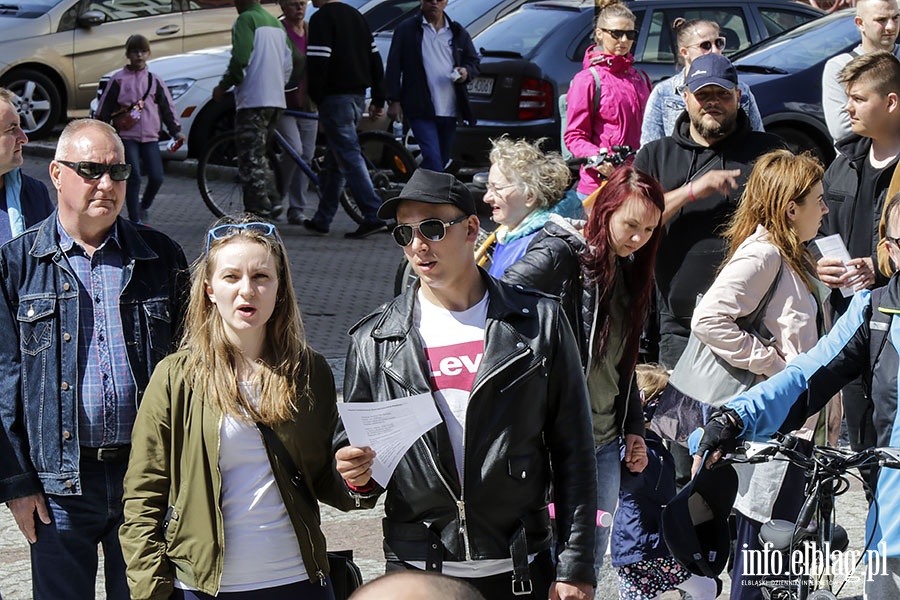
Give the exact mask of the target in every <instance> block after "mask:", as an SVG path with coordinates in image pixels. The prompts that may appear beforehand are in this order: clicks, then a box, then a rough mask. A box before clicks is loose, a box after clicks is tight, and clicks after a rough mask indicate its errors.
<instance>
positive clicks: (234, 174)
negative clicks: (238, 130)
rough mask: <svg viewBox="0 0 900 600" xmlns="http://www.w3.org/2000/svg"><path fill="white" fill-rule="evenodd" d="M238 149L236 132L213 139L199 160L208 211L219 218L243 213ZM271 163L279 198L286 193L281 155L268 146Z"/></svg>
mask: <svg viewBox="0 0 900 600" xmlns="http://www.w3.org/2000/svg"><path fill="white" fill-rule="evenodd" d="M237 156H238V152H237V145H236V144H235V138H234V132H231V131H229V132H226V133H223V134H220V135H217V136H216V137H214V138H213V139H212V141H211V142H210V143H209V145H208V146H207V147H206V150H204V151H203V153H202V154H201V155H200V160H199V162H198V163H197V186H198V187H199V188H200V195H201V196H202V197H203V201H204V202H205V203H206V206H207V207H209V210H210V211H212V213H213V214H214V215H216V216H217V217H223V216H225V215H233V214H238V213H242V212H244V190H243V184H242V182H241V177H240V174H239V173H238V160H237ZM268 156H269V165H270V166H271V168H272V172H273V173H274V175H275V187H276V188H277V189H278V195H279V197H281V196H283V195H284V183H283V181H282V175H281V167H280V166H279V162H278V156H277V155H276V154H275V152H274V150H273V149H269V153H268Z"/></svg>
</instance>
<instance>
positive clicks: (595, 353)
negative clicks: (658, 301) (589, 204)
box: [503, 166, 665, 570]
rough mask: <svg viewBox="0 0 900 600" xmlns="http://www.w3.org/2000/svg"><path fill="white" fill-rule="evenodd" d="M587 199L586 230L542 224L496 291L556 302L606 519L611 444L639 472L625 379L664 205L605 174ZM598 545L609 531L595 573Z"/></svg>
mask: <svg viewBox="0 0 900 600" xmlns="http://www.w3.org/2000/svg"><path fill="white" fill-rule="evenodd" d="M594 195H595V196H596V198H594V199H593V200H594V208H593V210H592V211H591V214H590V217H589V219H588V221H587V222H586V223H585V222H584V221H572V220H567V219H563V218H561V217H558V216H556V215H553V216H551V217H550V220H549V221H548V222H547V224H546V225H544V228H543V230H542V231H541V232H540V233H538V234H537V235H536V236H535V238H534V240H533V241H532V242H531V244H530V245H529V248H528V251H527V252H526V253H525V255H524V256H523V257H522V258H521V259H519V260H518V261H517V262H516V263H514V264H513V265H512V266H511V267H509V269H507V271H506V273H505V274H504V276H503V281H507V282H510V283H519V284H522V285H526V286H530V287H533V288H536V289H539V290H542V291H544V292H547V293H551V294H555V295H557V296H559V297H560V301H561V303H562V306H563V309H564V311H565V313H566V315H567V316H568V318H569V323H570V324H571V325H572V329H573V330H574V331H575V337H576V338H577V339H578V344H579V347H580V350H581V358H582V364H583V366H584V373H585V379H586V380H587V386H588V391H589V392H590V401H591V414H592V420H593V429H594V446H595V453H596V457H597V483H598V486H597V490H598V498H597V500H598V503H597V508H598V509H600V510H602V511H606V512H609V513H612V512H613V511H614V510H615V506H616V499H617V496H618V491H619V474H620V469H619V461H620V444H622V445H624V449H625V450H624V458H623V459H622V460H624V461H625V466H626V467H627V468H628V469H629V470H630V471H632V472H640V471H642V470H643V468H644V466H646V464H647V456H646V448H645V445H644V419H643V415H642V412H641V401H640V395H639V393H638V390H637V388H636V386H635V385H634V378H633V373H634V366H635V363H636V362H637V355H638V344H639V340H640V335H641V328H642V326H643V323H644V318H645V317H646V315H647V312H648V310H649V306H650V296H651V294H652V293H653V265H654V262H655V260H656V249H657V247H658V246H659V239H660V234H661V232H660V226H661V225H662V212H663V209H664V207H665V203H664V201H663V190H662V188H661V187H660V185H659V182H657V181H656V180H655V179H654V178H653V177H651V176H650V175H647V174H646V173H644V172H642V171H639V170H637V169H635V168H634V167H631V166H623V167H620V168H619V169H617V170H616V171H615V172H613V173H612V175H611V176H610V177H609V180H608V181H607V183H606V185H604V186H603V187H601V188H600V189H599V190H598V191H596V192H594ZM608 542H609V530H608V529H606V528H602V527H598V530H597V544H596V552H595V559H594V560H595V566H596V568H597V569H598V570H599V568H600V565H601V564H602V561H603V555H604V553H605V551H606V545H607V543H608Z"/></svg>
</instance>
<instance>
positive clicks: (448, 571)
mask: <svg viewBox="0 0 900 600" xmlns="http://www.w3.org/2000/svg"><path fill="white" fill-rule="evenodd" d="M488 300H489V298H488V294H487V292H485V294H484V298H482V299H481V300H479V301H478V303H477V304H475V305H474V306H472V307H471V308H469V309H468V310H464V311H459V312H456V311H452V310H447V309H446V308H442V307H440V306H436V305H434V304H432V303H431V302H429V301H428V300H427V299H426V298H425V296H424V295H423V294H422V291H421V290H419V292H418V295H417V297H416V305H415V309H414V311H413V324H414V325H415V326H416V329H418V330H419V335H420V336H421V338H422V344H423V345H424V347H425V357H426V358H427V359H428V368H429V370H430V371H431V389H432V391H433V393H434V398H435V401H436V402H437V404H438V408H439V409H440V411H441V415H442V416H443V417H444V422H445V423H446V424H447V430H448V431H449V433H450V443H451V445H452V446H453V457H454V459H455V460H456V470H457V473H458V474H459V477H460V480H462V469H463V453H464V451H465V433H466V410H467V409H468V407H469V395H470V394H471V392H472V385H473V384H474V383H475V375H476V374H477V373H478V367H479V366H480V365H481V359H482V357H483V356H484V330H485V325H486V324H487V310H488ZM533 559H534V555H530V556H529V562H530V561H531V560H533ZM409 564H410V565H411V566H413V567H415V568H417V569H422V570H424V569H425V562H424V561H410V562H409ZM512 570H513V564H512V559H511V558H500V559H490V560H466V561H456V562H450V561H447V562H444V565H443V573H444V575H449V576H451V577H469V578H474V577H490V576H491V575H499V574H501V573H508V572H510V571H512Z"/></svg>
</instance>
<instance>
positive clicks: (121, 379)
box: [56, 221, 137, 448]
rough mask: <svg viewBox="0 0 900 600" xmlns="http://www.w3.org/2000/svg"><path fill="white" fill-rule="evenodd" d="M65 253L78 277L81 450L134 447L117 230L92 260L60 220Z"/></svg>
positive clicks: (131, 381) (133, 388) (133, 404)
mask: <svg viewBox="0 0 900 600" xmlns="http://www.w3.org/2000/svg"><path fill="white" fill-rule="evenodd" d="M56 226H57V230H58V231H59V241H60V248H62V250H63V252H64V253H65V255H66V258H67V259H68V261H69V266H70V267H71V268H72V271H73V272H74V273H75V276H76V277H77V278H78V284H79V285H78V307H79V309H78V311H79V315H78V316H79V319H78V321H79V325H78V363H79V364H78V379H79V399H80V402H79V407H78V436H79V441H80V443H81V445H82V446H90V447H94V448H97V447H103V446H124V445H126V444H129V443H131V428H132V427H133V426H134V419H135V417H136V416H137V402H136V394H137V386H136V384H135V381H134V376H133V375H132V373H131V367H130V366H129V364H128V354H127V352H126V346H125V335H124V331H123V329H122V317H121V313H120V311H119V294H120V292H121V288H122V263H123V256H122V250H121V244H120V243H119V239H118V237H117V229H116V228H115V227H114V228H113V230H112V231H111V232H110V233H109V235H107V237H106V240H104V241H103V244H101V245H100V247H99V248H97V249H96V250H95V251H94V254H93V256H88V255H87V253H86V252H85V251H84V248H82V247H81V246H80V245H78V244H77V243H76V242H75V240H74V239H72V236H70V235H69V234H68V233H66V231H65V229H63V227H62V225H61V224H60V223H59V221H57V224H56Z"/></svg>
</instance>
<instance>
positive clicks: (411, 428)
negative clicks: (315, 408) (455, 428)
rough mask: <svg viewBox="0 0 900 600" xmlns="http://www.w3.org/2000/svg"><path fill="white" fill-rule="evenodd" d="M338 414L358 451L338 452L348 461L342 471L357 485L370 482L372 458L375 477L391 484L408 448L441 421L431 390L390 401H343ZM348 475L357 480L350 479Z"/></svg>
mask: <svg viewBox="0 0 900 600" xmlns="http://www.w3.org/2000/svg"><path fill="white" fill-rule="evenodd" d="M338 413H339V414H340V416H341V421H343V423H344V429H345V430H346V431H347V438H348V439H349V440H350V445H351V446H354V447H355V448H352V449H351V450H353V451H354V452H352V453H342V455H341V456H338V455H337V454H336V455H335V456H336V458H338V459H339V460H341V461H343V463H344V464H343V465H339V469H338V470H339V471H341V475H342V476H343V477H344V480H346V481H348V482H350V483H351V484H352V485H354V486H357V487H359V486H362V485H365V484H366V483H368V478H367V477H365V474H366V473H367V472H368V469H369V466H368V462H369V460H371V477H372V479H374V480H375V481H377V482H378V483H379V484H380V485H382V486H387V483H388V481H389V480H390V478H391V475H392V474H393V473H394V469H396V468H397V465H398V464H399V463H400V460H401V459H402V458H403V455H404V454H406V451H407V450H409V448H410V447H411V446H412V445H413V444H414V443H415V441H416V440H417V439H419V438H420V437H421V436H422V434H424V433H425V432H426V431H428V430H429V429H431V428H432V427H434V426H435V425H437V424H439V423H440V422H441V416H440V414H438V410H437V407H436V406H435V404H434V399H433V398H432V397H431V394H429V393H426V394H419V395H416V396H409V397H407V398H398V399H396V400H389V401H387V402H351V403H341V404H338ZM366 448H368V449H369V451H372V450H374V452H375V454H374V457H371V456H369V455H368V454H366ZM342 450H347V449H346V448H345V449H342ZM339 452H341V451H339ZM360 452H362V454H360ZM351 454H352V455H351ZM341 468H344V469H345V470H344V471H342V470H341ZM348 475H349V476H350V477H352V478H353V479H354V480H353V481H351V479H348ZM363 479H365V481H363ZM357 481H358V482H360V483H357Z"/></svg>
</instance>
